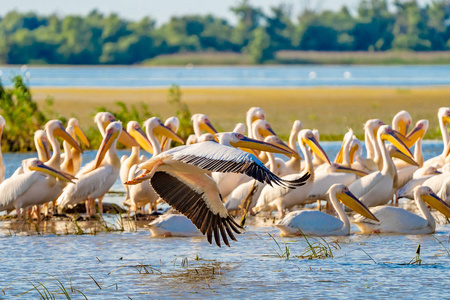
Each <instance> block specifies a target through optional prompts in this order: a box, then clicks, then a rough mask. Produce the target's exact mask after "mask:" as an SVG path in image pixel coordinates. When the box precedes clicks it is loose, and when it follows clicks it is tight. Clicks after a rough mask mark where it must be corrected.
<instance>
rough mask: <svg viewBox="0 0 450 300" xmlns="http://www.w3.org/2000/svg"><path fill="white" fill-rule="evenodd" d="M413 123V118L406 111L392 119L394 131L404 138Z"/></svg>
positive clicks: (400, 112)
mask: <svg viewBox="0 0 450 300" xmlns="http://www.w3.org/2000/svg"><path fill="white" fill-rule="evenodd" d="M411 123H412V118H411V115H410V114H409V112H407V111H406V110H401V111H399V112H398V113H397V114H396V115H395V116H394V118H393V119H392V129H394V130H395V131H397V132H399V133H400V134H402V135H403V136H406V134H407V133H408V128H409V126H411Z"/></svg>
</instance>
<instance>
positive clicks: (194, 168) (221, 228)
mask: <svg viewBox="0 0 450 300" xmlns="http://www.w3.org/2000/svg"><path fill="white" fill-rule="evenodd" d="M217 138H218V140H219V143H220V144H217V143H214V142H203V143H200V144H194V145H190V146H181V147H176V148H173V149H170V150H168V151H166V152H163V153H160V154H159V155H156V156H155V157H152V158H151V159H150V160H148V161H147V162H145V163H143V164H142V165H141V166H140V168H141V169H145V170H146V171H145V173H144V174H143V175H141V176H140V177H138V178H135V179H134V180H132V181H130V182H128V183H129V184H137V183H140V182H142V181H144V180H147V179H150V183H151V185H152V187H153V189H154V190H155V191H156V193H158V195H159V196H160V197H161V198H162V199H163V200H164V201H166V202H167V203H168V204H169V205H171V206H172V207H173V208H175V209H176V210H178V211H179V212H181V213H182V214H184V215H185V216H186V217H188V218H189V219H190V220H191V221H192V222H193V223H194V225H195V226H196V227H197V228H198V229H200V231H201V233H202V234H203V235H205V234H206V236H207V239H208V242H209V243H210V244H211V243H212V236H213V235H214V239H215V242H216V244H217V245H218V246H220V236H222V240H223V242H224V243H225V244H226V245H227V246H229V243H228V237H227V234H228V236H229V237H230V238H231V239H233V240H235V238H234V235H233V231H234V232H236V233H240V231H239V229H238V228H239V225H237V224H236V223H235V221H234V220H233V219H232V217H231V216H229V215H228V212H227V210H226V208H225V207H224V206H223V203H222V196H221V195H220V193H219V189H218V187H217V184H216V183H215V182H214V181H213V180H212V179H211V177H209V176H207V175H205V172H207V171H217V172H238V173H244V174H247V175H249V176H251V177H253V178H255V179H257V180H258V181H262V182H266V183H268V184H277V185H283V186H288V187H291V188H295V187H297V186H300V185H303V184H304V181H305V180H306V179H307V178H308V174H306V175H305V177H303V178H297V180H296V181H287V180H283V179H281V178H279V177H278V176H276V175H274V174H273V173H272V172H270V171H269V170H268V169H267V168H266V167H265V166H264V164H262V163H261V162H260V161H259V160H258V159H257V158H256V157H255V156H254V155H252V154H250V153H247V152H244V151H242V150H239V149H235V148H233V147H243V148H251V149H258V150H261V151H272V152H281V153H286V151H285V150H283V149H281V148H279V147H277V146H274V145H272V144H266V143H264V142H261V141H257V140H254V139H250V138H247V137H245V136H244V135H242V134H240V133H232V132H226V133H220V134H217ZM219 232H220V233H219Z"/></svg>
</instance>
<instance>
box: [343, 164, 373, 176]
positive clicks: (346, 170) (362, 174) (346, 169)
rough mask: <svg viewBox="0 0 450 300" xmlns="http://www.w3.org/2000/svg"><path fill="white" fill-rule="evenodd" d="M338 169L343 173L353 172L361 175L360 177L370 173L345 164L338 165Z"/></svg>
mask: <svg viewBox="0 0 450 300" xmlns="http://www.w3.org/2000/svg"><path fill="white" fill-rule="evenodd" d="M336 170H337V171H338V172H341V173H353V174H355V175H356V176H360V177H364V176H366V175H367V174H368V173H366V172H364V171H361V170H356V169H352V168H347V167H344V166H341V165H339V166H337V167H336Z"/></svg>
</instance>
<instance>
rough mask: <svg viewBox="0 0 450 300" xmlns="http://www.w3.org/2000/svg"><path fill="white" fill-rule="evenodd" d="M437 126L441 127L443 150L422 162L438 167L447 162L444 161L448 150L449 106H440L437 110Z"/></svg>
mask: <svg viewBox="0 0 450 300" xmlns="http://www.w3.org/2000/svg"><path fill="white" fill-rule="evenodd" d="M438 120H439V128H440V129H441V134H442V142H443V143H444V150H443V151H442V154H440V155H438V156H435V157H433V158H430V159H428V160H427V161H426V162H424V164H423V165H424V166H427V167H428V166H433V167H436V168H438V169H440V168H441V167H442V166H443V165H444V164H446V163H448V162H449V161H446V158H447V156H448V155H447V154H448V152H449V149H450V147H449V142H450V136H449V134H448V130H447V125H448V124H450V107H441V108H439V111H438Z"/></svg>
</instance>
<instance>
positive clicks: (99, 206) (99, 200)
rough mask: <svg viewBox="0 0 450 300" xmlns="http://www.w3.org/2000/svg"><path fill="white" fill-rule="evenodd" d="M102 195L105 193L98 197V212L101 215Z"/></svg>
mask: <svg viewBox="0 0 450 300" xmlns="http://www.w3.org/2000/svg"><path fill="white" fill-rule="evenodd" d="M103 197H105V195H103V196H101V197H100V198H98V212H99V213H100V215H103Z"/></svg>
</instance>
